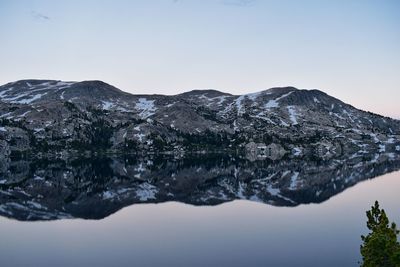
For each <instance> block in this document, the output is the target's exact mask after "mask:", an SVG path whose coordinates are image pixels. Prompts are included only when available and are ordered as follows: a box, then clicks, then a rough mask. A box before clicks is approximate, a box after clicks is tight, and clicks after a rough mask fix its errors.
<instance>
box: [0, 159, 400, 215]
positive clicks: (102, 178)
mask: <svg viewBox="0 0 400 267" xmlns="http://www.w3.org/2000/svg"><path fill="white" fill-rule="evenodd" d="M0 164H1V168H0V175H2V179H1V180H0V215H1V216H6V217H9V218H14V219H17V220H55V219H63V218H85V219H101V218H104V217H106V216H109V215H110V214H113V213H114V212H116V211H118V210H119V209H121V208H123V207H125V206H128V205H132V204H136V203H160V202H166V201H179V202H183V203H188V204H192V205H217V204H220V203H224V202H227V201H232V200H235V199H247V200H251V201H258V202H262V203H266V204H270V205H276V206H297V205H300V204H306V203H320V202H323V201H326V200H327V199H329V198H330V197H332V196H334V195H336V194H339V193H340V192H342V191H343V190H345V189H346V188H348V187H351V186H353V185H355V184H357V183H358V182H360V181H363V180H365V179H368V178H373V177H375V176H378V175H382V174H385V173H387V172H391V171H394V170H398V169H399V168H400V158H399V157H395V156H394V155H393V154H377V155H364V156H363V157H357V158H349V159H343V160H341V161H339V160H337V159H335V160H325V161H309V160H299V159H297V160H294V159H291V160H281V161H270V160H263V161H254V162H250V161H248V160H246V159H245V158H240V157H232V156H229V155H224V154H222V155H221V154H205V155H198V156H191V157H187V158H180V159H176V158H174V157H166V156H157V155H148V156H146V157H140V158H138V157H132V156H129V155H121V156H114V157H98V158H96V157H88V158H69V159H67V160H52V161H48V160H31V161H29V160H20V161H8V162H7V161H0Z"/></svg>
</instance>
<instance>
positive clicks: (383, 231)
mask: <svg viewBox="0 0 400 267" xmlns="http://www.w3.org/2000/svg"><path fill="white" fill-rule="evenodd" d="M367 217H368V221H367V227H368V229H369V230H371V232H370V233H369V234H368V235H367V236H361V239H362V240H363V242H364V243H363V244H362V245H361V248H360V250H361V255H362V259H363V263H362V265H361V266H362V267H400V243H399V242H398V241H397V235H398V234H399V230H397V227H396V224H395V223H392V224H391V225H390V226H389V219H388V217H387V216H386V213H385V211H384V210H383V209H380V208H379V203H378V201H375V205H374V206H372V207H371V210H369V211H367Z"/></svg>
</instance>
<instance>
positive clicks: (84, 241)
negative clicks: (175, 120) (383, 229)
mask: <svg viewBox="0 0 400 267" xmlns="http://www.w3.org/2000/svg"><path fill="white" fill-rule="evenodd" d="M92 160H93V159H92ZM92 160H91V161H89V162H87V161H84V160H83V161H82V160H78V161H77V162H75V163H74V162H67V163H65V162H61V163H60V162H58V163H57V164H54V163H49V162H47V163H46V164H44V163H34V162H28V163H27V162H25V161H24V162H22V163H21V162H19V163H18V164H17V165H13V162H11V163H8V164H9V165H8V167H7V168H6V169H8V170H12V173H11V174H12V178H14V180H13V181H12V182H13V183H11V182H9V181H10V180H11V178H9V177H8V176H5V177H6V180H7V183H5V182H3V187H2V190H1V198H0V200H1V202H0V203H2V205H0V211H1V212H2V215H3V216H4V217H0V236H1V241H0V258H1V266H332V267H333V266H358V265H359V264H358V261H359V260H360V253H359V246H360V244H361V239H360V235H361V234H366V233H367V228H366V215H365V211H366V210H368V209H369V208H370V206H371V205H372V204H373V202H374V201H375V200H379V202H380V204H381V206H382V207H383V208H384V209H385V210H386V212H387V214H388V216H389V219H390V220H391V221H395V222H397V223H400V209H399V207H398V203H399V201H400V195H399V193H398V188H400V172H399V171H396V169H398V167H396V166H398V165H397V164H398V163H396V162H388V161H387V160H385V161H384V160H382V161H377V160H376V157H373V158H372V160H370V161H365V160H364V161H360V162H361V163H360V162H354V163H352V164H348V163H346V166H347V167H344V163H343V162H340V164H339V162H338V163H337V165H335V163H334V162H333V161H332V162H324V163H311V162H308V163H304V162H303V163H302V162H298V163H297V169H296V167H294V166H292V165H290V164H292V163H290V162H289V161H288V162H286V163H285V162H283V163H282V162H279V163H271V162H265V161H263V163H260V162H253V163H248V162H245V161H242V162H240V160H237V159H236V160H235V159H226V158H225V159H220V160H215V159H214V160H210V161H204V160H205V159H204V158H203V161H200V160H199V159H197V161H196V160H195V159H192V160H190V161H188V162H182V161H181V160H175V161H174V160H171V161H169V162H165V161H160V160H157V159H152V160H150V159H143V160H133V161H132V159H126V158H124V159H111V160H109V159H99V160H98V161H95V164H93V161H92ZM149 162H150V163H149ZM233 162H234V163H233ZM144 163H149V164H147V165H146V164H144ZM119 164H122V165H121V166H120V165H119ZM171 164H172V165H171ZM287 164H289V165H287ZM16 166H17V167H16ZM21 166H25V167H21ZM86 166H92V167H93V166H95V167H94V168H89V169H87V168H86ZM160 166H161V167H160ZM74 170H78V171H76V172H75V173H73V174H68V172H71V171H74ZM124 170H125V171H124ZM130 170H131V171H132V172H133V173H129V172H130ZM202 170H203V171H204V172H203V171H202ZM226 170H229V171H228V172H227V173H229V174H231V176H229V175H227V174H226V173H225V172H224V171H226ZM317 170H319V171H317ZM328 170H330V173H331V174H330V175H329V174H328ZM339 170H340V171H339ZM135 171H136V172H139V173H141V174H142V176H139V177H138V175H137V173H136V174H135V173H134V172H135ZM120 172H122V173H120ZM118 173H120V174H118ZM124 173H125V174H124ZM196 173H197V174H198V176H196ZM246 173H248V174H249V175H250V176H249V177H253V178H243V177H246ZM313 173H319V176H321V178H319V180H320V182H316V180H317V178H312V180H313V182H312V183H311V182H310V181H309V180H310V179H311V178H309V177H313V176H312V175H313ZM276 174H277V178H276V179H275V178H274V177H275V176H274V175H276ZM378 174H380V175H378ZM135 175H136V177H135ZM207 175H209V176H207ZM324 175H325V176H326V177H325V176H324ZM332 175H336V177H340V179H336V178H334V179H333V178H332ZM342 175H346V177H347V178H346V179H344V178H342ZM375 175H376V176H377V177H375ZM124 176H129V177H135V178H131V179H128V180H126V181H123V179H122V178H121V177H124ZM167 176H168V177H172V180H168V182H169V184H168V185H165V184H166V182H165V180H166V179H167V178H166V177H167ZM7 177H8V178H7ZM10 177H11V176H10ZM27 177H28V178H27ZM58 177H62V178H58ZM82 177H83V178H82ZM93 177H95V178H96V179H94V178H93ZM105 177H110V178H109V179H108V180H107V178H105ZM111 177H112V178H111ZM157 177H159V178H157ZM205 177H206V178H205ZM372 177H375V178H373V179H369V178H372ZM266 178H268V179H266ZM294 178H296V179H295V180H293V179H294ZM59 179H62V181H69V183H67V182H60V180H59ZM82 179H83V180H82ZM85 179H86V180H85ZM232 179H233V180H232ZM249 179H250V180H249ZM274 179H275V180H274ZM199 180H201V181H202V182H201V183H200V182H198V181H199ZM56 181H58V182H56ZM133 181H134V182H133ZM138 181H139V182H138ZM173 181H176V183H175V184H173ZM194 181H195V182H194ZM234 181H236V182H234ZM254 181H256V182H254ZM327 181H334V183H333V184H332V183H331V182H327ZM133 183H135V184H133ZM161 183H162V184H161ZM227 184H230V186H227ZM45 186H47V187H48V189H43V188H44V187H45ZM163 186H164V187H163ZM168 186H169V187H172V188H171V189H169V190H166V188H168ZM260 187H263V188H264V190H259V189H260ZM121 188H123V189H125V190H122V191H121ZM132 188H134V189H132ZM188 188H191V189H190V190H188ZM232 188H234V189H232ZM39 189H40V190H41V191H40V192H39V191H38V190H39ZM131 189H132V192H134V194H133V193H132V194H131V193H130V192H131V191H130V190H131ZM22 192H23V193H22ZM185 192H189V193H188V194H186V193H185ZM265 192H267V193H265ZM45 193H46V194H45ZM24 194H25V195H24ZM27 196H28V198H27ZM28 199H29V200H28ZM60 199H62V200H63V201H60ZM60 203H61V204H60Z"/></svg>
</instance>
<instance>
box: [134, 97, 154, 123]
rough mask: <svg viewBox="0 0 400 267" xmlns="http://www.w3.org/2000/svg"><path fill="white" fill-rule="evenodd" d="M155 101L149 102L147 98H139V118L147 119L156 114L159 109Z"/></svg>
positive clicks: (137, 105)
mask: <svg viewBox="0 0 400 267" xmlns="http://www.w3.org/2000/svg"><path fill="white" fill-rule="evenodd" d="M154 101H155V100H147V99H146V98H139V102H137V103H136V106H135V108H136V110H138V111H140V113H139V116H140V117H141V118H142V119H147V118H148V117H150V116H152V115H154V114H155V111H156V110H157V108H156V107H155V106H154Z"/></svg>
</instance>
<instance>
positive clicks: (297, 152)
mask: <svg viewBox="0 0 400 267" xmlns="http://www.w3.org/2000/svg"><path fill="white" fill-rule="evenodd" d="M293 150H294V152H293V155H295V156H300V154H301V151H302V150H301V148H298V147H295V148H293Z"/></svg>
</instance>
